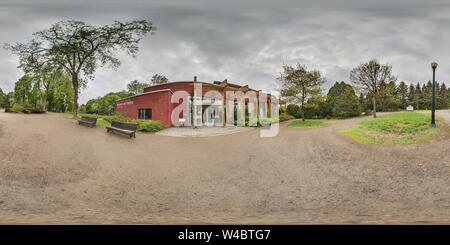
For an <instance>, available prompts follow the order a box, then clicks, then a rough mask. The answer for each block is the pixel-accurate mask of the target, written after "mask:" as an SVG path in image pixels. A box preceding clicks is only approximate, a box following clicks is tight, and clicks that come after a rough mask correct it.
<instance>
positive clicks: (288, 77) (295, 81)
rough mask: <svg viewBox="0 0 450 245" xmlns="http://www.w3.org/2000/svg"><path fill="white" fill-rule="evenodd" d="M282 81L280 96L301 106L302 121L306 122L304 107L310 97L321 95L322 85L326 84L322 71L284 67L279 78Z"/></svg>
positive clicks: (304, 67) (302, 67)
mask: <svg viewBox="0 0 450 245" xmlns="http://www.w3.org/2000/svg"><path fill="white" fill-rule="evenodd" d="M278 80H279V81H281V83H282V84H281V90H280V94H281V96H283V97H284V98H286V99H287V100H288V101H289V102H293V103H295V104H300V108H301V114H302V121H305V110H304V105H305V102H306V100H307V98H308V97H310V96H313V95H317V94H319V93H320V85H322V84H323V83H324V82H325V79H324V78H322V76H321V74H320V71H318V70H311V71H308V70H307V68H306V66H304V65H301V64H297V67H293V66H291V65H283V72H282V73H281V75H280V77H279V78H278Z"/></svg>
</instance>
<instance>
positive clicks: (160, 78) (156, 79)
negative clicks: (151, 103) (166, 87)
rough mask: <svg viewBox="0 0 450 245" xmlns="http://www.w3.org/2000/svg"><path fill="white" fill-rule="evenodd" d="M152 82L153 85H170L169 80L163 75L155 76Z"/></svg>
mask: <svg viewBox="0 0 450 245" xmlns="http://www.w3.org/2000/svg"><path fill="white" fill-rule="evenodd" d="M151 82H152V85H158V84H164V83H168V82H169V79H167V77H165V76H163V75H159V74H155V75H153V76H152V80H151Z"/></svg>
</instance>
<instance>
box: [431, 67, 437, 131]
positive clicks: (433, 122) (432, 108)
mask: <svg viewBox="0 0 450 245" xmlns="http://www.w3.org/2000/svg"><path fill="white" fill-rule="evenodd" d="M437 65H438V64H437V63H436V62H433V63H431V68H433V97H432V99H431V124H430V127H432V128H434V127H436V123H435V120H434V110H435V108H434V99H435V93H436V92H435V86H436V85H435V84H436V81H435V79H434V78H435V73H436V67H437Z"/></svg>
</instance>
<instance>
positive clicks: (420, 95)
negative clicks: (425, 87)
mask: <svg viewBox="0 0 450 245" xmlns="http://www.w3.org/2000/svg"><path fill="white" fill-rule="evenodd" d="M414 99H415V103H416V105H415V108H416V110H419V109H421V106H422V104H423V103H422V99H423V93H422V88H420V83H417V85H416V93H415V98H414Z"/></svg>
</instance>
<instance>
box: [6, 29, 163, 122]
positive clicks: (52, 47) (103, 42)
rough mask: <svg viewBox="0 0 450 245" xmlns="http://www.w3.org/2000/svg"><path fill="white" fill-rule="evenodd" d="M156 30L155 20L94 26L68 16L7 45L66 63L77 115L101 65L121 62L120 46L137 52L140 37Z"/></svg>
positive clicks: (131, 53)
mask: <svg viewBox="0 0 450 245" xmlns="http://www.w3.org/2000/svg"><path fill="white" fill-rule="evenodd" d="M154 30H155V28H154V26H153V25H152V23H151V22H149V21H147V20H136V21H130V22H119V21H115V22H114V23H113V24H111V25H104V26H99V27H97V26H93V25H90V24H88V23H85V22H82V21H75V20H68V21H61V22H58V23H55V24H53V25H52V26H51V27H50V28H49V29H45V30H42V31H39V32H36V33H34V34H33V39H32V40H31V41H30V42H29V43H27V44H21V43H17V44H15V45H12V46H7V48H10V49H11V50H12V51H13V52H14V53H20V52H30V53H33V54H39V55H40V56H42V57H45V59H47V60H48V61H49V62H51V63H54V64H58V65H59V66H61V67H63V68H64V69H65V70H66V72H67V73H68V74H70V75H71V78H72V86H73V89H74V95H73V99H74V101H73V105H74V109H73V113H74V116H76V115H77V110H78V94H79V89H80V87H83V86H85V84H86V82H87V80H89V79H93V78H94V75H95V71H96V70H97V68H99V67H102V66H106V65H109V66H110V67H113V68H116V67H118V66H119V65H120V61H119V59H118V58H117V57H116V55H115V54H116V52H117V51H118V50H123V51H125V52H126V53H127V54H129V55H132V56H135V55H136V54H137V52H138V50H139V49H138V43H139V41H140V40H141V39H142V38H143V37H144V36H146V35H147V34H148V33H153V32H154Z"/></svg>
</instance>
